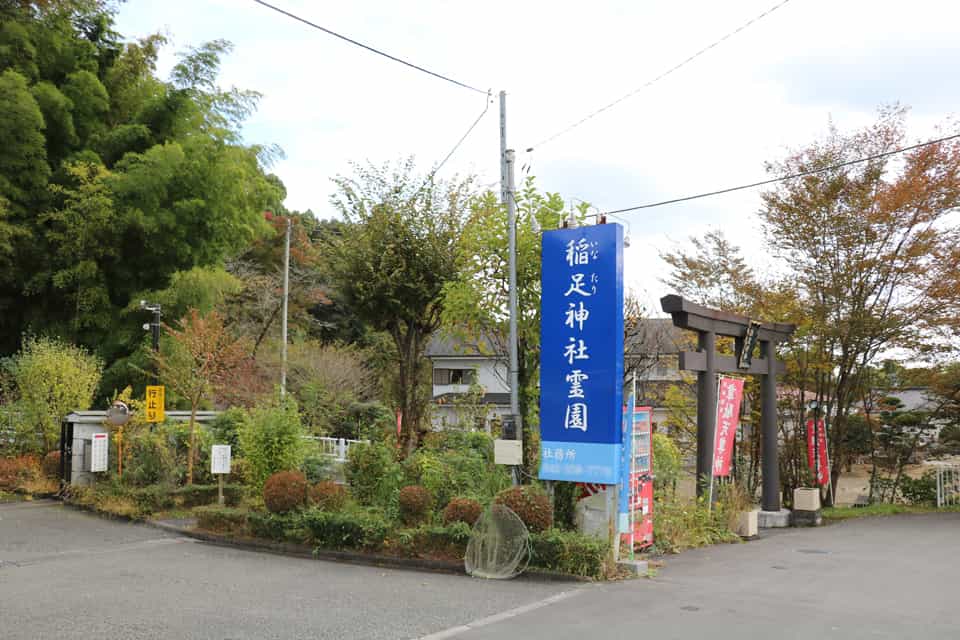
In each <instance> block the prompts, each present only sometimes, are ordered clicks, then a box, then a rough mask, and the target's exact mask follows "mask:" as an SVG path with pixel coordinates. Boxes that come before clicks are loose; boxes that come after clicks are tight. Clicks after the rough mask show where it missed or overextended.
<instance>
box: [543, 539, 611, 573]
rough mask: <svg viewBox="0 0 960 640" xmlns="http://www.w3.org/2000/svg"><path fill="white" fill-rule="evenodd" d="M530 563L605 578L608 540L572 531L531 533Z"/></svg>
mask: <svg viewBox="0 0 960 640" xmlns="http://www.w3.org/2000/svg"><path fill="white" fill-rule="evenodd" d="M530 546H531V548H532V555H531V557H530V566H532V567H538V568H541V569H549V570H551V571H559V572H560V573H567V574H570V575H575V576H581V577H584V578H603V577H604V575H605V569H606V557H607V551H608V544H607V542H606V541H605V540H601V539H600V538H596V537H593V536H585V535H583V534H581V533H576V532H573V531H561V530H560V529H548V530H547V531H544V532H542V533H531V534H530Z"/></svg>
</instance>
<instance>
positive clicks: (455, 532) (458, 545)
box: [398, 522, 473, 560]
mask: <svg viewBox="0 0 960 640" xmlns="http://www.w3.org/2000/svg"><path fill="white" fill-rule="evenodd" d="M472 531H473V530H472V529H471V528H470V525H468V524H467V523H465V522H454V523H451V524H448V525H443V526H437V525H432V526H431V525H424V526H422V527H419V528H417V529H414V530H413V531H405V532H403V533H401V535H400V536H399V540H398V543H399V544H398V546H399V547H400V549H402V550H403V551H404V552H406V553H407V554H409V555H414V556H420V555H424V554H426V555H432V556H443V557H447V558H456V559H460V560H462V559H463V556H464V554H465V553H466V550H467V543H468V542H469V541H470V535H471V533H472Z"/></svg>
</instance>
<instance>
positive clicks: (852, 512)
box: [821, 503, 960, 522]
mask: <svg viewBox="0 0 960 640" xmlns="http://www.w3.org/2000/svg"><path fill="white" fill-rule="evenodd" d="M941 512H954V513H957V512H960V505H958V506H952V507H945V508H942V509H937V508H936V507H933V506H927V505H912V504H886V503H882V504H871V505H868V506H866V507H824V509H823V511H822V512H821V514H822V515H823V519H824V520H825V521H827V522H840V521H842V520H850V519H853V518H869V517H875V516H895V515H900V514H903V513H941Z"/></svg>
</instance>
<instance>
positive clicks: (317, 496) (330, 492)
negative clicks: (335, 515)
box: [310, 480, 347, 511]
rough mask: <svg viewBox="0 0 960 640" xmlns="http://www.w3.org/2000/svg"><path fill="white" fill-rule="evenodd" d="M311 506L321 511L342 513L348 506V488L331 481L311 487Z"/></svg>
mask: <svg viewBox="0 0 960 640" xmlns="http://www.w3.org/2000/svg"><path fill="white" fill-rule="evenodd" d="M310 504H313V505H315V506H316V507H317V508H318V509H320V510H321V511H340V510H341V509H343V507H344V505H346V504H347V488H346V487H344V486H342V485H339V484H337V483H336V482H333V481H331V480H324V481H323V482H318V483H317V484H314V485H311V486H310Z"/></svg>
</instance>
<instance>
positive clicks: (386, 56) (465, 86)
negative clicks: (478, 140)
mask: <svg viewBox="0 0 960 640" xmlns="http://www.w3.org/2000/svg"><path fill="white" fill-rule="evenodd" d="M253 1H254V2H256V3H257V4H259V5H262V6H264V7H266V8H268V9H273V10H274V11H276V12H277V13H281V14H283V15H285V16H287V17H288V18H292V19H294V20H296V21H297V22H302V23H303V24H305V25H307V26H310V27H313V28H314V29H319V30H320V31H323V32H324V33H326V34H329V35H331V36H333V37H335V38H340V39H341V40H343V41H345V42H349V43H350V44H352V45H356V46H358V47H360V48H362V49H366V50H367V51H370V52H371V53H375V54H377V55H380V56H383V57H384V58H388V59H390V60H393V61H394V62H399V63H400V64H402V65H405V66H408V67H410V68H411V69H416V70H417V71H422V72H423V73H426V74H428V75H431V76H433V77H434V78H440V79H441V80H446V81H447V82H450V83H452V84H455V85H457V86H458V87H463V88H464V89H470V90H471V91H476V92H477V93H487V92H486V91H484V90H483V89H478V88H476V87H471V86H470V85H468V84H466V83H464V82H460V81H459V80H454V79H453V78H450V77H447V76H445V75H442V74H439V73H436V72H434V71H430V70H429V69H425V68H423V67H421V66H419V65H415V64H413V63H412V62H407V61H406V60H403V59H402V58H398V57H396V56H392V55H390V54H389V53H386V52H384V51H381V50H379V49H376V48H374V47H371V46H370V45H366V44H363V43H362V42H357V41H356V40H354V39H353V38H348V37H347V36H345V35H343V34H340V33H337V32H336V31H331V30H330V29H327V28H326V27H321V26H320V25H318V24H316V23H314V22H310V21H309V20H307V19H306V18H301V17H300V16H298V15H296V14H293V13H290V12H289V11H285V10H283V9H281V8H280V7H276V6H274V5H272V4H269V3H267V2H264V1H263V0H253Z"/></svg>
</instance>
